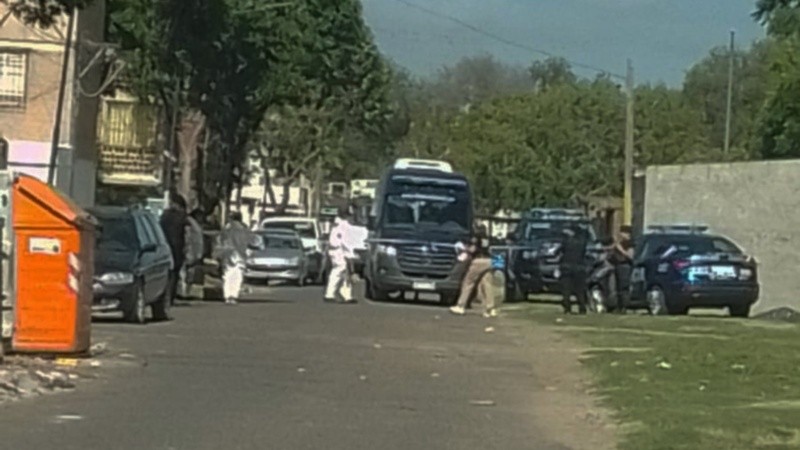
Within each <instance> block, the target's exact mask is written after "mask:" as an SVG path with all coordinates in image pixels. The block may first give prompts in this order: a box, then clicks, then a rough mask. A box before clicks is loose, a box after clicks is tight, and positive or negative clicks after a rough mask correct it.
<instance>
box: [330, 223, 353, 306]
mask: <svg viewBox="0 0 800 450" xmlns="http://www.w3.org/2000/svg"><path fill="white" fill-rule="evenodd" d="M352 233H353V230H352V227H351V225H350V222H348V220H347V217H346V213H345V212H344V211H340V212H339V216H338V217H337V218H336V220H335V222H334V227H333V229H332V230H331V234H330V237H329V238H328V256H329V257H330V260H331V273H330V275H329V276H328V286H327V288H326V289H325V301H326V302H337V301H341V302H344V303H355V302H356V301H355V299H353V282H352V279H351V276H352V274H351V273H350V261H349V260H351V259H352V258H354V257H355V254H354V253H353V248H352V247H351V246H350V243H351V242H353V239H352V237H351V234H352Z"/></svg>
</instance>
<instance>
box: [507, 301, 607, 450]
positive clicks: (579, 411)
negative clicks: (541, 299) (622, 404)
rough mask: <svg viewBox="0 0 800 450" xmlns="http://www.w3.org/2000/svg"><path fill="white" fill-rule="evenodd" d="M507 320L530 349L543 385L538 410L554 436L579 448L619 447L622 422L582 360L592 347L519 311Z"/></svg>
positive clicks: (544, 426) (538, 416)
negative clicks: (599, 393) (605, 402)
mask: <svg viewBox="0 0 800 450" xmlns="http://www.w3.org/2000/svg"><path fill="white" fill-rule="evenodd" d="M504 320H506V319H504ZM507 320H508V322H509V323H510V324H513V325H514V327H515V331H516V332H517V333H519V337H520V340H521V342H520V345H521V346H523V347H524V348H525V349H526V350H527V353H528V354H529V361H530V362H531V365H532V366H533V372H534V376H535V378H536V380H537V384H539V388H540V389H539V392H537V393H536V397H537V398H538V401H537V402H536V404H535V405H534V411H533V413H534V415H535V417H536V420H537V423H538V424H539V425H540V426H541V427H542V429H543V430H547V433H548V436H547V437H548V439H550V440H552V441H554V442H556V443H558V444H560V445H563V446H565V447H567V448H570V449H575V450H582V449H591V450H611V449H616V448H617V442H618V440H617V439H618V438H617V436H618V431H619V426H618V425H617V423H616V421H615V420H614V418H613V412H612V411H610V410H608V409H606V408H604V407H603V406H601V405H600V399H599V398H598V397H596V396H595V395H593V393H592V386H591V377H590V374H589V373H588V372H587V371H586V370H585V369H584V368H583V367H582V366H581V363H580V357H581V355H582V354H584V353H585V352H586V351H587V350H588V347H585V346H582V345H580V344H578V343H577V342H576V341H573V340H571V339H568V338H565V337H564V336H563V335H562V334H560V333H557V332H556V331H555V329H554V328H553V327H552V326H547V325H540V324H537V323H534V322H532V321H531V320H526V319H519V318H513V316H512V318H509V319H507Z"/></svg>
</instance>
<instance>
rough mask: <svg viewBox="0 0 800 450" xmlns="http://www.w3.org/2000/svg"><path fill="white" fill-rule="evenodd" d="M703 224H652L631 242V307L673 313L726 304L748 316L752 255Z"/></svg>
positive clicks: (754, 277)
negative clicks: (632, 255)
mask: <svg viewBox="0 0 800 450" xmlns="http://www.w3.org/2000/svg"><path fill="white" fill-rule="evenodd" d="M707 230H708V229H707V227H697V226H654V227H650V228H649V230H648V233H646V234H644V235H643V236H642V237H641V238H640V239H638V241H637V243H636V249H635V257H634V269H633V274H632V276H631V290H632V292H631V301H632V303H633V305H632V306H641V307H646V308H648V309H649V310H650V312H651V313H652V314H678V315H683V314H687V313H688V312H689V309H690V308H692V307H727V308H728V309H729V311H730V313H731V315H732V316H734V317H747V316H748V315H749V314H750V307H751V306H752V305H753V304H754V303H755V302H756V301H757V300H758V296H759V284H758V268H757V264H756V261H755V259H753V258H752V257H750V256H747V255H745V254H744V252H743V251H742V250H741V249H740V248H739V247H738V246H737V245H736V244H734V243H733V242H732V241H731V240H730V239H728V238H726V237H724V236H721V235H717V234H712V233H708V231H707Z"/></svg>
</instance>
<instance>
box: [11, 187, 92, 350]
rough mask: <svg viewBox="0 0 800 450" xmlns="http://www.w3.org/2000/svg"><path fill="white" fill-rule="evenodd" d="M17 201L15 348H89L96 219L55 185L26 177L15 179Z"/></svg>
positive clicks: (14, 217) (15, 221)
mask: <svg viewBox="0 0 800 450" xmlns="http://www.w3.org/2000/svg"><path fill="white" fill-rule="evenodd" d="M12 202H13V203H12V206H13V207H12V218H13V226H14V242H15V246H16V251H15V261H14V268H15V276H16V281H15V286H16V302H15V311H14V331H13V335H12V349H13V350H15V351H19V352H41V353H83V352H86V351H87V350H88V349H89V345H90V339H91V312H92V311H91V310H92V278H93V276H94V240H95V225H94V220H93V219H92V217H91V216H90V215H89V214H88V213H86V212H85V211H84V210H83V209H81V208H80V207H78V206H77V205H75V204H74V203H73V202H72V201H70V200H69V199H68V198H66V197H65V196H63V195H62V194H60V193H59V192H58V191H56V190H55V189H54V188H52V187H50V186H49V185H47V184H45V183H42V182H41V181H39V180H37V179H36V178H33V177H29V176H25V175H18V176H17V177H16V179H15V180H14V184H13V194H12Z"/></svg>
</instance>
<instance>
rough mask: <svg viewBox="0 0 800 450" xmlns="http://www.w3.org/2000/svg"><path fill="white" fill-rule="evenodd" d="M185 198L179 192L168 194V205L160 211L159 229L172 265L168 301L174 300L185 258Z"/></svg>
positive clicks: (186, 222)
mask: <svg viewBox="0 0 800 450" xmlns="http://www.w3.org/2000/svg"><path fill="white" fill-rule="evenodd" d="M187 226H188V221H187V218H186V200H184V199H183V197H182V196H181V195H180V194H176V193H173V194H172V195H170V199H169V207H168V208H167V209H166V210H165V211H164V212H163V213H161V230H162V231H164V237H165V238H166V239H167V244H168V245H169V248H170V250H171V251H172V260H173V263H174V265H173V266H172V271H171V272H170V273H169V293H170V301H174V300H175V296H176V294H177V293H178V281H179V280H180V273H181V269H182V268H183V263H184V261H185V259H186V255H185V249H186V227H187Z"/></svg>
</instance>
